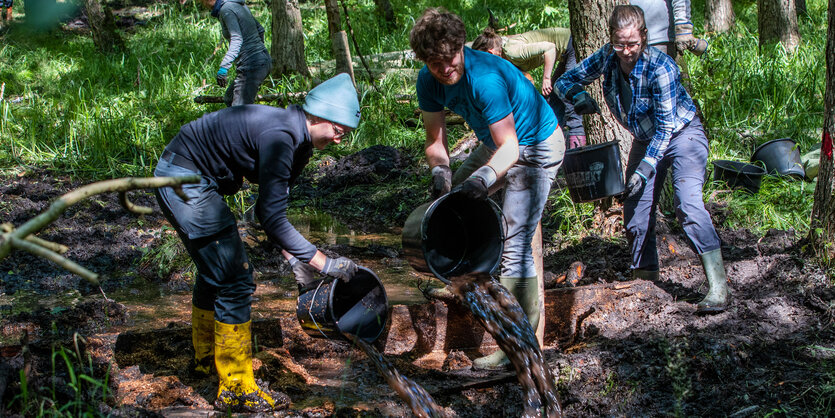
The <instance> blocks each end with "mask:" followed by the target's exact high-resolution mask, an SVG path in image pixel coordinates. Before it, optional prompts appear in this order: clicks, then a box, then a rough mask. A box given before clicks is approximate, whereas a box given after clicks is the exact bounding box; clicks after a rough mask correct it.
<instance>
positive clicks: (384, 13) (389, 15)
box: [374, 0, 397, 29]
mask: <svg viewBox="0 0 835 418" xmlns="http://www.w3.org/2000/svg"><path fill="white" fill-rule="evenodd" d="M374 5H375V6H376V7H377V15H378V16H380V18H382V19H383V22H385V24H386V27H387V28H389V29H395V28H397V20H396V19H395V18H394V8H392V7H391V2H390V1H389V0H374Z"/></svg>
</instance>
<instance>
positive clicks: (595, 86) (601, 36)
mask: <svg viewBox="0 0 835 418" xmlns="http://www.w3.org/2000/svg"><path fill="white" fill-rule="evenodd" d="M627 3H628V2H627V1H626V0H606V1H597V0H568V15H569V18H570V20H571V36H572V42H574V50H575V52H576V54H577V62H580V61H582V60H583V59H584V58H586V57H588V56H589V55H591V54H592V53H593V52H594V51H596V50H597V49H598V48H600V47H601V46H603V45H604V44H606V43H607V42H609V29H608V23H607V22H608V21H609V16H610V15H611V14H612V10H614V8H615V5H617V4H627ZM586 90H587V91H588V92H589V94H590V95H591V96H592V97H593V98H594V99H595V100H597V103H598V104H600V111H601V113H602V114H603V116H602V117H599V116H597V115H586V116H583V126H584V128H585V130H586V141H587V143H588V144H600V143H603V142H608V141H615V140H617V141H620V142H619V147H620V158H621V162H622V163H623V167H626V160H627V158H628V157H629V150H630V149H632V134H630V133H629V131H627V130H626V128H624V127H623V126H621V125H620V124H619V123H618V122H617V121H616V120H615V117H614V116H612V114H611V112H609V108H608V107H607V106H606V104H605V101H604V100H603V92H602V90H601V88H600V80H598V81H596V82H594V83H592V84H590V85H588V86H586Z"/></svg>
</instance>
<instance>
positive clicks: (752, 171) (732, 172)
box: [713, 160, 765, 193]
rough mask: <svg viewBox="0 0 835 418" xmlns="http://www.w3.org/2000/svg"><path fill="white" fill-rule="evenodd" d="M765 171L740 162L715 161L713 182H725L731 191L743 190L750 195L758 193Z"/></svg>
mask: <svg viewBox="0 0 835 418" xmlns="http://www.w3.org/2000/svg"><path fill="white" fill-rule="evenodd" d="M764 175H765V169H763V168H762V167H760V166H756V165H754V164H748V163H744V162H741V161H729V160H716V161H714V162H713V180H716V181H720V180H721V181H725V182H726V183H728V187H730V188H732V189H739V188H742V189H745V190H748V191H749V192H751V193H757V192H759V191H760V182H761V181H762V178H763V176H764Z"/></svg>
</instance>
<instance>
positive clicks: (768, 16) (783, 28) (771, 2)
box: [757, 0, 800, 52]
mask: <svg viewBox="0 0 835 418" xmlns="http://www.w3.org/2000/svg"><path fill="white" fill-rule="evenodd" d="M757 14H758V19H757V20H758V26H759V32H760V47H762V46H765V45H767V44H769V43H771V42H780V43H781V44H783V47H785V48H786V50H787V51H789V52H794V50H795V49H796V48H797V45H798V44H800V32H799V31H798V29H797V12H796V11H795V7H794V0H757Z"/></svg>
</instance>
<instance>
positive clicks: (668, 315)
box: [0, 151, 835, 417]
mask: <svg viewBox="0 0 835 418" xmlns="http://www.w3.org/2000/svg"><path fill="white" fill-rule="evenodd" d="M386 152H389V151H386ZM386 155H387V154H386ZM357 158H358V157H357ZM361 166H368V164H364V165H362V164H361ZM407 166H408V164H405V163H403V167H404V168H403V170H406V172H408V170H409V169H408V168H407ZM346 170H347V169H346ZM395 171H396V170H395ZM346 172H350V170H347V171H346ZM363 175H364V176H368V175H369V174H368V172H363ZM398 175H400V174H398ZM392 176H393V177H383V178H384V180H383V181H385V182H387V183H395V182H397V181H398V180H397V179H398V178H399V177H397V175H394V174H392ZM346 181H347V180H346ZM82 184H85V183H82V182H79V181H75V180H71V179H69V178H65V177H61V176H56V175H53V174H51V173H50V172H48V171H43V170H41V171H38V170H34V171H25V172H24V171H21V172H20V173H18V174H6V175H3V176H2V177H0V220H2V221H4V222H12V223H14V224H15V225H20V224H21V223H23V222H25V221H26V220H28V219H29V218H31V217H32V216H35V215H37V214H38V213H40V212H41V211H43V210H44V209H46V208H47V206H48V205H49V203H50V202H51V201H52V199H54V198H56V197H58V196H60V195H61V194H63V193H66V192H67V191H69V190H71V189H73V188H75V187H78V186H80V185H82ZM368 187H369V188H370V187H371V185H370V184H369V185H368ZM296 193H300V192H298V191H297V192H296ZM398 193H404V194H405V195H408V196H412V198H413V199H417V200H419V199H420V198H421V196H422V195H421V193H425V188H421V189H420V190H417V188H412V189H407V188H404V189H402V190H401V191H399V192H397V193H389V195H388V196H397V195H398ZM346 198H347V197H346ZM131 199H132V200H133V201H135V202H136V203H138V204H142V205H147V206H151V207H153V208H155V210H156V209H157V206H156V203H155V202H154V199H153V197H152V195H151V194H150V193H146V192H136V193H133V194H132V195H131ZM364 204H365V205H367V206H369V208H368V209H367V212H366V213H369V214H373V213H375V212H374V211H375V210H379V212H376V213H377V215H375V216H379V217H382V216H383V215H384V212H386V210H388V209H385V210H383V209H381V208H374V207H373V206H374V203H373V202H372V203H368V202H367V201H365V202H364ZM386 204H389V203H386ZM391 205H394V204H393V203H391ZM405 206H408V207H407V208H406V209H405V211H408V210H409V209H411V208H412V207H413V206H409V205H405ZM709 209H710V210H711V211H712V212H713V213H714V214H715V215H716V216H717V217H720V216H721V208H715V207H713V206H711V205H709ZM406 215H408V213H406ZM357 217H358V218H359V216H357ZM395 218H396V216H395V215H392V216H391V217H390V218H389V219H388V220H387V221H386V225H391V224H396V221H393V220H392V219H395ZM371 219H378V218H374V217H372V218H371ZM380 219H381V218H380ZM404 219H405V218H404ZM378 220H379V219H378ZM375 222H377V221H375ZM380 222H381V221H380ZM380 222H377V223H380ZM359 223H361V222H359ZM359 223H358V224H359ZM163 226H164V222H163V220H162V217H161V215H160V214H159V212H158V210H157V211H155V213H154V214H152V215H148V216H144V217H137V216H135V215H133V214H130V213H128V212H126V211H125V210H124V209H122V208H121V206H119V204H118V202H117V197H116V196H115V195H113V196H110V195H100V196H97V197H96V198H94V199H89V200H88V201H85V202H82V203H80V204H78V205H76V206H74V207H72V208H70V209H69V210H68V211H67V212H66V213H65V214H64V216H62V217H61V218H59V220H58V221H56V222H55V223H54V224H53V225H51V226H49V227H47V228H46V229H45V230H44V231H43V232H42V233H41V234H40V236H41V237H42V238H45V239H48V240H51V241H55V242H58V243H61V244H64V245H68V246H69V247H70V251H69V253H68V254H67V257H69V258H71V259H73V260H74V261H76V262H78V263H79V264H81V265H83V266H85V267H87V268H89V269H91V270H93V271H95V272H97V273H100V274H102V275H104V276H105V277H106V278H105V279H104V280H103V284H102V289H99V288H95V287H93V286H90V285H89V284H87V283H86V282H84V281H83V280H82V279H80V278H78V277H76V276H73V275H71V274H69V273H67V272H65V271H63V270H61V269H60V268H58V267H57V266H55V265H53V264H51V263H49V262H47V261H44V260H41V259H38V258H36V257H34V256H31V255H29V254H27V253H24V252H19V251H18V252H14V253H13V254H12V255H10V256H9V257H7V258H6V259H3V260H0V274H2V276H0V398H1V399H0V400H2V403H0V405H2V406H0V408H2V410H0V415H14V414H21V413H31V412H32V410H25V406H24V405H23V403H22V397H21V393H22V390H21V389H22V385H23V384H26V385H27V388H28V396H30V397H32V396H37V397H39V399H49V400H50V401H49V402H55V403H56V404H58V405H66V404H68V403H72V402H75V401H76V400H79V399H80V400H82V401H84V402H83V403H82V404H83V405H95V406H94V408H95V412H96V413H98V414H102V415H106V414H111V415H113V416H176V415H179V416H189V414H192V416H194V415H201V416H220V412H219V411H214V409H213V408H212V403H213V402H214V400H215V399H214V397H215V396H216V391H217V378H216V377H214V376H208V377H207V376H196V375H194V374H192V373H190V372H189V371H188V363H189V361H190V359H191V356H192V353H191V341H190V340H191V338H190V325H189V320H190V310H189V309H190V278H189V277H190V276H189V274H188V266H187V263H185V265H184V266H182V267H177V268H171V269H169V270H165V269H162V270H161V269H159V268H157V266H156V265H157V264H159V263H156V262H152V261H148V259H147V254H148V251H149V250H150V249H159V248H160V247H162V246H164V245H168V244H169V243H170V242H171V238H172V237H171V231H170V230H165V229H164V228H163ZM241 231H242V232H243V233H244V234H245V237H244V239H245V242H246V243H247V245H248V246H249V253H250V256H251V260H252V264H253V266H254V268H255V270H256V282H257V284H258V289H257V290H256V294H255V297H254V302H253V335H254V338H255V340H254V341H253V351H254V353H255V354H254V361H253V365H254V368H255V376H256V378H257V379H260V381H261V382H262V383H263V384H264V385H266V387H268V388H269V389H271V390H274V391H280V392H283V393H286V394H287V395H288V396H289V397H290V400H291V404H290V407H289V408H288V409H286V410H283V411H280V412H277V413H276V415H279V416H311V417H313V416H408V415H409V414H410V409H409V406H408V405H406V404H405V403H404V402H402V400H401V399H400V398H399V397H398V396H397V394H396V393H394V391H393V390H392V389H391V387H390V386H389V385H388V384H387V383H386V381H385V379H384V378H383V377H382V376H381V375H380V374H379V373H378V372H377V370H376V368H375V364H374V362H373V361H371V360H370V359H369V358H368V356H367V355H366V354H365V353H364V352H363V351H362V350H361V349H360V348H358V347H356V346H354V345H352V344H351V343H349V342H347V341H344V340H327V339H324V338H313V337H311V336H310V335H308V334H307V333H306V332H305V331H304V330H303V329H302V328H301V326H300V325H299V323H298V320H297V319H296V316H295V305H294V303H292V302H287V298H288V297H292V296H294V294H295V285H294V283H293V280H292V277H291V275H290V272H289V270H287V268H286V266H285V265H284V263H283V262H281V261H279V260H278V257H276V254H277V252H276V251H277V250H276V249H275V247H274V246H272V244H270V243H269V242H268V241H266V240H265V239H263V236H262V235H259V233H258V232H257V228H255V227H252V226H242V228H241ZM658 232H659V243H660V245H659V255H660V257H661V260H660V262H661V266H662V269H661V275H660V276H661V277H660V279H659V280H658V281H656V282H649V281H642V280H631V279H630V278H629V274H628V255H627V249H626V245H625V242H623V241H622V240H618V239H610V238H602V237H588V238H586V239H585V240H583V241H582V242H580V243H578V244H576V245H571V246H565V245H562V244H559V243H546V245H545V253H546V258H545V269H546V271H547V272H548V274H549V275H550V276H551V277H552V278H553V277H559V276H562V275H566V274H567V273H568V272H569V270H572V269H574V270H575V273H573V274H574V275H573V276H572V280H563V281H559V280H553V281H552V283H554V284H553V285H552V286H553V288H551V289H548V290H547V291H546V306H545V314H544V318H545V321H546V329H545V331H546V336H545V346H544V347H543V350H542V354H543V358H544V360H545V362H546V364H547V365H548V367H549V369H550V372H551V373H552V375H553V376H554V377H555V379H556V388H557V391H558V394H559V398H560V402H561V405H562V408H563V414H564V415H565V416H570V417H571V416H576V417H581V416H582V417H585V416H613V415H615V416H659V415H686V416H726V415H734V414H735V416H764V415H768V414H771V413H774V412H775V411H777V412H778V415H780V414H783V413H788V414H789V415H804V411H808V410H809V408H815V407H819V406H820V405H823V404H825V403H826V402H831V399H832V396H833V393H832V392H831V391H830V392H827V391H826V389H825V388H827V387H829V388H831V387H832V386H833V382H835V377H833V376H832V375H831V374H830V373H831V370H833V369H834V368H835V367H833V365H835V354H834V353H835V332H833V321H834V320H835V304H834V303H833V299H835V292H833V291H832V289H831V284H830V282H829V279H828V278H827V276H826V274H825V272H824V271H823V270H822V269H821V268H820V267H818V266H816V265H815V264H814V263H813V262H812V260H811V259H810V258H809V257H808V256H807V255H805V253H803V251H802V250H803V246H804V242H803V240H802V239H801V237H800V236H798V235H797V234H795V233H794V232H792V231H770V232H769V233H767V234H766V235H765V236H762V237H760V236H757V235H755V234H752V233H750V232H749V231H745V230H725V229H721V228H720V229H719V231H718V232H719V234H720V237H721V239H722V254H723V256H724V258H725V266H726V269H727V272H728V278H729V287H730V289H731V292H732V303H731V306H730V309H729V310H728V311H726V312H724V313H721V314H718V315H712V316H696V315H694V311H695V303H696V302H698V300H700V298H701V297H702V295H704V293H705V292H706V290H707V286H706V283H705V279H704V274H703V273H702V269H701V266H700V265H699V263H698V258H697V257H696V255H695V254H694V253H693V252H692V250H690V249H689V247H688V246H687V243H686V238H685V237H684V235H683V233H682V232H681V230H680V228H678V227H677V226H675V224H674V223H673V221H666V220H663V219H662V220H661V222H659V229H658ZM551 235H552V233H548V232H547V231H546V233H545V236H551ZM174 238H176V237H174ZM174 242H176V241H174ZM557 245H559V247H558V246H557ZM323 247H324V248H325V250H326V251H332V252H337V253H339V254H343V255H348V256H352V257H358V258H361V259H362V260H365V261H367V262H369V263H379V265H392V264H397V263H398V260H399V261H400V262H401V263H402V262H403V261H402V252H401V250H400V249H399V248H396V247H391V246H380V247H375V248H372V247H355V246H351V245H346V244H336V245H332V244H327V243H323ZM177 257H181V256H172V260H175V261H176V260H181V258H180V259H178V258H177ZM175 261H172V263H175ZM186 261H187V259H186ZM578 261H579V262H581V263H582V265H583V266H584V268H583V269H580V270H576V264H575V265H574V266H572V265H573V264H574V263H576V262H578ZM180 262H181V261H180ZM162 264H166V263H162ZM577 271H579V272H580V273H577ZM102 291H103V292H104V294H103V293H102ZM104 295H107V296H108V297H109V298H110V299H109V300H106V299H105V297H104ZM160 298H166V299H164V300H165V301H166V302H164V303H161V302H160ZM390 312H391V313H390V321H389V326H388V327H387V329H386V330H385V331H384V333H383V335H382V336H381V337H380V338H379V339H378V340H377V341H376V342H375V343H374V347H375V349H376V350H378V351H379V352H380V353H382V354H383V355H384V356H385V357H386V359H387V361H389V362H390V363H391V365H392V367H395V368H396V369H397V370H398V371H399V372H400V373H401V374H402V375H403V376H406V377H408V378H409V379H411V380H413V381H414V382H415V383H416V384H418V385H420V386H421V387H423V388H424V389H426V391H427V392H428V394H429V395H431V397H432V398H433V399H434V400H435V402H436V403H437V404H438V405H440V407H441V408H443V410H444V411H446V412H447V413H448V414H449V415H451V416H460V417H471V416H473V417H474V416H519V415H521V413H522V412H523V410H524V409H523V408H524V407H523V399H525V394H524V393H523V392H522V389H521V387H520V385H519V383H518V381H517V378H516V374H515V373H514V372H513V371H509V370H499V371H479V370H474V369H473V368H472V359H474V358H477V357H479V356H481V355H484V354H489V353H490V352H492V351H494V350H496V349H497V346H496V344H495V342H494V341H493V340H492V338H491V337H490V336H489V335H488V334H487V333H486V332H485V331H484V329H483V328H481V326H480V325H478V323H477V321H476V320H475V319H474V318H473V317H472V315H469V314H468V313H467V311H466V309H465V308H463V307H462V306H460V305H458V304H455V303H447V302H443V301H427V302H425V303H422V304H413V305H395V306H392V307H391V310H390ZM53 359H57V360H58V361H55V362H53V361H52V360H53ZM67 365H70V367H67ZM70 368H72V373H71V370H70ZM21 371H23V373H24V375H25V376H27V379H26V381H25V383H24V382H22V381H21V378H20V375H21ZM81 374H84V375H86V376H89V377H91V378H92V379H93V380H96V381H100V382H105V383H103V384H102V385H100V386H96V385H92V384H87V383H84V385H83V386H82V390H81V391H74V390H73V386H72V385H71V383H72V382H73V379H74V378H75V379H77V376H79V375H81ZM84 382H87V380H84ZM818 410H820V409H818ZM780 411H783V412H780Z"/></svg>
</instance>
